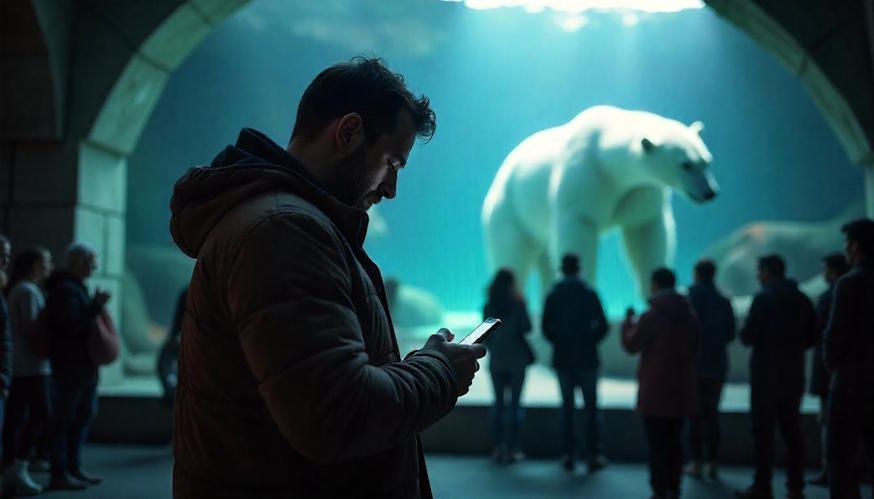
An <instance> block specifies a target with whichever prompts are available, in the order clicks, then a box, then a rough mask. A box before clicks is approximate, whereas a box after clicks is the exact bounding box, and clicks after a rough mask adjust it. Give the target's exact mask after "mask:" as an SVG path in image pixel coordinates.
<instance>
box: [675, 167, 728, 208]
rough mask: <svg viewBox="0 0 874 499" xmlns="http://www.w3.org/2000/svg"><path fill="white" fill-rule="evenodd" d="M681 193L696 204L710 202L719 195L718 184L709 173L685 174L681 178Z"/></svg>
mask: <svg viewBox="0 0 874 499" xmlns="http://www.w3.org/2000/svg"><path fill="white" fill-rule="evenodd" d="M682 183H683V186H682V189H683V192H685V193H686V195H687V196H689V198H691V199H692V200H693V201H695V202H698V203H704V202H707V201H710V200H712V199H713V198H715V197H716V195H717V194H719V184H717V183H716V179H715V178H714V177H713V174H712V173H710V172H709V171H706V170H704V171H695V172H689V173H687V174H686V175H685V176H684V178H683V182H682Z"/></svg>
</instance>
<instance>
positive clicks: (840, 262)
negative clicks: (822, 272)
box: [822, 253, 850, 275]
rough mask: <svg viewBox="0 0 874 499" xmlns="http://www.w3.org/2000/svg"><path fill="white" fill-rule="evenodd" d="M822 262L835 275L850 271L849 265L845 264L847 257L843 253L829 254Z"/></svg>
mask: <svg viewBox="0 0 874 499" xmlns="http://www.w3.org/2000/svg"><path fill="white" fill-rule="evenodd" d="M822 262H823V263H824V264H825V266H826V268H827V269H829V270H831V271H832V272H834V273H836V274H837V275H844V274H846V273H847V271H848V270H850V264H849V263H848V262H847V257H846V256H844V254H843V253H831V254H828V255H826V256H824V257H823V259H822Z"/></svg>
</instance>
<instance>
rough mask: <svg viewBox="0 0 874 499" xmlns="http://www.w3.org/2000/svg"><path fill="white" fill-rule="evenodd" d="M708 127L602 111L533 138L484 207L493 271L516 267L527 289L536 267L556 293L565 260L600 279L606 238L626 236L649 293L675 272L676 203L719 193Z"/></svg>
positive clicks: (511, 158)
mask: <svg viewBox="0 0 874 499" xmlns="http://www.w3.org/2000/svg"><path fill="white" fill-rule="evenodd" d="M702 128H703V125H701V124H700V123H697V122H696V123H693V124H692V125H690V126H686V125H684V124H682V123H680V122H678V121H675V120H671V119H668V118H664V117H662V116H658V115H655V114H651V113H646V112H642V111H627V110H624V109H619V108H616V107H611V106H595V107H592V108H589V109H587V110H585V111H583V112H582V113H580V114H579V115H577V116H576V117H575V118H574V119H573V120H571V121H570V122H568V123H566V124H563V125H561V126H558V127H555V128H550V129H547V130H543V131H540V132H537V133H535V134H534V135H531V136H530V137H528V138H527V139H525V140H524V141H523V142H522V143H521V144H519V145H518V146H516V148H515V149H513V151H512V152H510V154H509V155H508V156H507V158H506V159H505V160H504V163H503V164H502V165H501V168H500V170H499V171H498V173H497V175H496V176H495V179H494V181H493V182H492V185H491V188H490V189H489V192H488V194H487V195H486V198H485V201H484V202H483V207H482V224H483V229H484V233H485V246H486V252H487V255H486V256H487V259H488V262H489V267H490V271H491V272H494V271H495V270H497V269H498V268H501V267H509V268H511V269H513V270H514V271H515V272H516V277H517V279H518V281H519V282H526V278H527V273H528V269H529V268H531V266H532V265H536V268H537V270H538V272H539V273H540V281H541V290H544V289H549V287H550V285H551V283H552V282H553V280H554V278H555V276H556V274H557V270H558V263H557V262H558V261H559V260H560V258H561V256H562V255H563V254H565V253H569V252H572V253H576V254H578V255H579V256H580V259H581V261H582V263H583V272H584V274H585V276H586V278H587V279H588V280H589V281H590V282H597V281H596V279H595V277H596V268H595V262H596V261H597V255H596V252H597V249H598V238H599V236H600V235H601V234H602V233H603V232H604V231H606V230H608V229H611V228H613V227H617V226H618V227H620V228H622V229H623V238H624V242H625V248H626V252H627V254H628V257H629V260H630V261H631V264H632V266H633V267H634V270H635V275H636V276H637V281H638V282H637V283H638V286H639V291H641V290H646V289H647V283H648V281H649V274H650V272H651V271H652V270H654V269H655V268H656V267H659V266H663V265H670V264H671V262H672V260H673V255H674V250H675V240H676V230H675V226H674V215H673V210H672V208H671V197H672V193H673V192H674V191H679V192H681V193H683V194H684V195H686V197H688V198H690V199H692V200H693V201H695V202H705V201H708V200H710V199H712V198H713V197H715V196H716V192H717V186H716V182H715V180H714V179H713V176H712V175H711V173H710V167H709V165H710V162H711V159H712V158H711V155H710V152H709V151H708V149H707V146H706V145H704V142H703V141H702V140H701V137H700V135H699V134H700V132H701V130H702Z"/></svg>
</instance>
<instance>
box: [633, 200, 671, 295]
mask: <svg viewBox="0 0 874 499" xmlns="http://www.w3.org/2000/svg"><path fill="white" fill-rule="evenodd" d="M622 239H623V242H624V243H625V251H626V253H627V254H628V259H629V260H630V261H631V266H632V267H633V268H634V273H635V275H636V276H637V285H638V290H639V291H640V295H641V296H642V297H646V296H647V295H648V294H649V280H650V274H651V273H652V271H653V270H655V269H657V268H659V267H665V266H670V265H672V264H673V261H674V250H675V248H676V239H677V230H676V227H675V226H674V215H673V213H672V212H671V210H670V209H669V208H667V209H664V210H663V211H662V213H661V214H660V215H658V216H656V217H655V218H653V219H651V220H649V221H647V222H643V223H641V224H638V225H632V226H627V227H624V228H623V229H622Z"/></svg>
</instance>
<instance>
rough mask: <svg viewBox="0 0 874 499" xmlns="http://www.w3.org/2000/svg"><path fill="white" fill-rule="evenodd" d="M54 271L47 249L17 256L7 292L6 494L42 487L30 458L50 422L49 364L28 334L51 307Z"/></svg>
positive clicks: (34, 490)
mask: <svg viewBox="0 0 874 499" xmlns="http://www.w3.org/2000/svg"><path fill="white" fill-rule="evenodd" d="M51 271H52V256H51V254H50V253H49V252H48V251H47V250H45V249H43V248H29V249H26V250H24V251H22V252H21V253H18V254H17V255H15V258H14V259H13V260H12V265H11V268H10V272H9V284H8V286H7V287H6V300H7V302H8V305H9V323H10V326H11V329H12V386H11V390H10V393H9V401H8V402H7V409H6V422H5V424H4V427H3V464H4V465H5V466H6V472H5V473H4V474H3V491H4V492H5V493H14V494H15V495H35V494H38V493H40V492H41V491H42V487H40V486H39V485H38V484H36V483H34V481H33V479H32V478H31V477H30V474H29V473H28V469H27V465H28V463H27V458H28V456H29V455H30V453H31V451H32V450H33V447H34V445H35V444H36V443H37V440H38V438H39V437H40V435H41V433H42V431H43V429H44V427H45V425H46V422H47V421H48V416H49V406H50V402H49V387H50V384H49V383H50V377H51V372H52V371H51V365H50V363H49V359H48V358H45V357H39V356H37V355H35V354H34V352H33V351H32V349H31V347H30V338H29V337H28V334H29V332H30V329H31V325H32V324H33V322H34V321H35V320H36V319H37V316H38V315H39V313H40V311H41V310H42V309H43V308H44V307H45V298H44V296H43V292H42V290H41V289H40V287H39V286H40V284H41V283H42V282H43V280H45V279H46V277H48V276H49V274H50V273H51Z"/></svg>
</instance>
